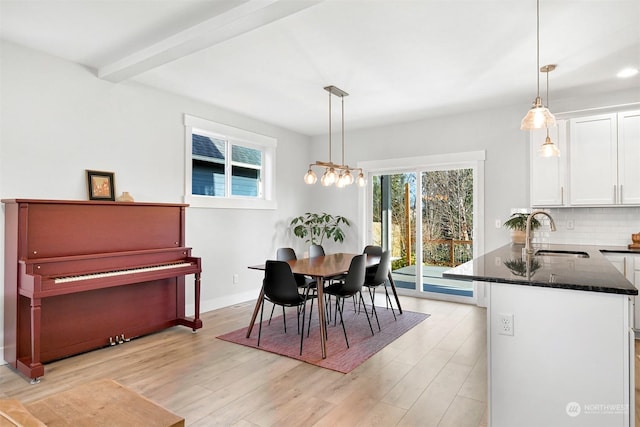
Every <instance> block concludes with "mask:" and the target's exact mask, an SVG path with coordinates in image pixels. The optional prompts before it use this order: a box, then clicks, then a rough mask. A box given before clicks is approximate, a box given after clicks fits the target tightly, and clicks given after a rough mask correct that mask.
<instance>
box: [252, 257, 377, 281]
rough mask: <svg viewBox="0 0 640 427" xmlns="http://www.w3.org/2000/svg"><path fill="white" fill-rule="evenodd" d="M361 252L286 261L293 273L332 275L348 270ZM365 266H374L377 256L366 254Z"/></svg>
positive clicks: (316, 275) (262, 266)
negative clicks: (354, 258)
mask: <svg viewBox="0 0 640 427" xmlns="http://www.w3.org/2000/svg"><path fill="white" fill-rule="evenodd" d="M357 255H361V254H349V253H337V254H330V255H325V256H319V257H315V258H300V259H297V260H291V261H287V262H288V263H289V265H290V266H291V271H292V272H293V273H295V274H304V275H305V276H312V277H332V276H337V275H339V274H342V273H346V272H347V271H348V270H349V265H350V264H351V260H352V259H353V257H355V256H357ZM366 258H367V262H366V265H367V267H375V266H376V265H378V262H379V261H380V257H379V256H372V255H367V256H366ZM249 268H250V269H253V270H264V269H265V265H264V264H259V265H252V266H250V267H249Z"/></svg>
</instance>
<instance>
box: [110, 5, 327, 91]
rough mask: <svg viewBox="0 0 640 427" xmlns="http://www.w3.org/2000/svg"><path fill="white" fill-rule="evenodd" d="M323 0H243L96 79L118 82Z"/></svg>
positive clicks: (130, 57) (119, 61)
mask: <svg viewBox="0 0 640 427" xmlns="http://www.w3.org/2000/svg"><path fill="white" fill-rule="evenodd" d="M322 1H323V0H296V1H291V0H244V1H242V2H241V3H239V4H237V5H236V6H234V7H231V8H229V9H227V10H225V11H224V12H222V13H220V14H218V15H216V16H214V17H212V18H209V19H207V20H206V21H203V22H201V23H199V24H197V25H195V26H193V27H191V28H188V29H186V30H184V31H181V32H179V33H177V34H174V35H173V36H171V37H168V38H166V39H164V40H161V41H159V42H157V43H155V44H153V45H151V46H148V47H146V48H144V49H142V50H139V51H137V52H135V53H133V54H131V55H128V56H126V57H124V58H122V59H119V60H117V61H115V62H112V63H111V64H107V65H105V66H103V67H100V68H99V69H98V77H99V78H101V79H104V80H108V81H111V82H121V81H124V80H127V79H129V78H131V77H134V76H137V75H138V74H142V73H144V72H145V71H149V70H151V69H153V68H156V67H159V66H160V65H163V64H167V63H169V62H171V61H175V60H176V59H179V58H182V57H184V56H187V55H190V54H192V53H194V52H198V51H200V50H203V49H206V48H209V47H211V46H214V45H216V44H218V43H221V42H223V41H225V40H229V39H232V38H234V37H237V36H239V35H241V34H244V33H247V32H249V31H251V30H254V29H257V28H260V27H262V26H263V25H266V24H269V23H271V22H274V21H277V20H279V19H282V18H285V17H287V16H289V15H293V14H295V13H297V12H299V11H301V10H304V9H307V8H309V7H311V6H314V5H316V4H318V3H321V2H322Z"/></svg>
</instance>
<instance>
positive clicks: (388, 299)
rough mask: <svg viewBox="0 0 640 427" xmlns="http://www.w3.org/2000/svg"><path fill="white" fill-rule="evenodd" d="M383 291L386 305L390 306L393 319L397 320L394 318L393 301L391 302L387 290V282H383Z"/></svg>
mask: <svg viewBox="0 0 640 427" xmlns="http://www.w3.org/2000/svg"><path fill="white" fill-rule="evenodd" d="M384 293H385V295H386V296H387V304H388V305H387V307H391V313H393V320H398V319H397V318H396V312H395V310H394V309H393V303H392V302H391V297H390V296H389V291H388V290H387V283H386V282H385V284H384Z"/></svg>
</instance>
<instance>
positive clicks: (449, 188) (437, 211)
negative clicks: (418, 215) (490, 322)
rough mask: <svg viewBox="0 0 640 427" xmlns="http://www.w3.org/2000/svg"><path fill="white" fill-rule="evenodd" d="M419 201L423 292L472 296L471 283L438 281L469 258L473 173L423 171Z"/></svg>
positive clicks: (471, 251) (470, 253)
mask: <svg viewBox="0 0 640 427" xmlns="http://www.w3.org/2000/svg"><path fill="white" fill-rule="evenodd" d="M422 201H423V205H422V245H423V251H422V275H423V283H424V284H423V289H424V290H425V291H428V292H437V293H445V294H451V295H460V296H469V297H471V296H473V284H472V282H464V281H458V280H450V279H444V278H442V273H443V272H444V271H446V270H448V269H449V268H451V267H453V266H456V265H459V264H462V263H463V262H466V261H469V260H470V259H471V258H473V170H472V169H449V170H438V171H430V172H423V173H422Z"/></svg>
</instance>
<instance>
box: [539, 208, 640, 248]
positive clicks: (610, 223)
mask: <svg viewBox="0 0 640 427" xmlns="http://www.w3.org/2000/svg"><path fill="white" fill-rule="evenodd" d="M546 210H547V212H549V213H550V214H551V216H552V217H553V220H554V222H555V223H556V229H557V231H556V232H551V231H549V221H548V219H547V218H545V217H544V216H538V217H537V218H538V219H539V220H541V222H542V223H543V225H542V227H541V228H540V229H538V230H537V231H536V233H535V234H536V236H535V239H534V242H539V243H542V242H545V243H559V244H576V245H615V246H627V245H628V244H630V243H631V234H633V233H640V207H615V208H562V209H559V208H558V209H546Z"/></svg>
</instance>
